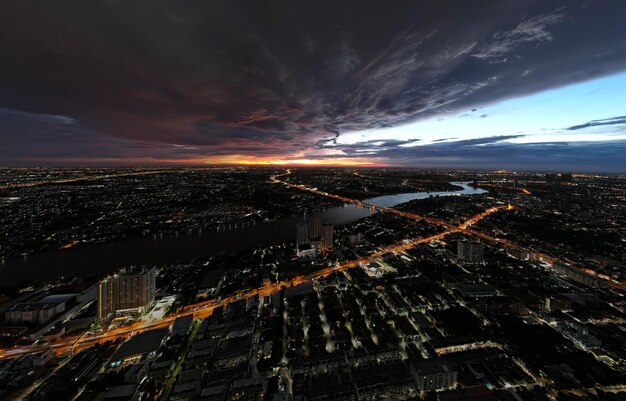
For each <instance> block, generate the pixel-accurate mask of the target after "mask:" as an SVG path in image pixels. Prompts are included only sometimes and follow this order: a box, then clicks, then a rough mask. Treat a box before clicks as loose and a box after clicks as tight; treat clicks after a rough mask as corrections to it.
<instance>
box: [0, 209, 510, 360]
mask: <svg viewBox="0 0 626 401" xmlns="http://www.w3.org/2000/svg"><path fill="white" fill-rule="evenodd" d="M505 209H507V208H506V207H504V206H498V207H492V208H489V209H487V210H485V211H483V212H481V213H479V214H477V215H475V216H474V217H472V218H471V219H470V220H468V222H466V223H464V225H463V226H464V227H467V226H469V225H471V224H473V223H475V222H477V221H479V220H480V219H482V218H484V217H486V216H488V215H490V214H492V213H496V212H498V211H501V210H505ZM464 227H461V226H459V227H455V226H450V227H448V228H447V229H446V230H445V231H442V232H440V233H437V234H434V235H430V236H427V237H420V238H415V239H413V240H410V241H405V242H402V243H399V244H393V245H389V246H386V247H384V248H381V249H379V250H377V251H376V252H374V253H372V254H370V255H368V256H367V257H363V258H360V259H356V260H352V261H348V262H345V263H342V264H336V265H334V266H330V267H325V268H323V269H319V270H315V271H313V272H311V273H308V274H305V275H301V276H296V277H293V278H291V279H289V280H285V281H281V282H278V283H272V284H268V285H265V286H262V287H259V288H255V289H251V290H242V291H239V292H237V293H235V294H233V295H231V296H228V297H225V298H221V299H213V300H209V301H205V302H199V303H194V304H190V305H187V306H185V307H183V308H181V309H180V310H179V311H177V312H176V313H174V314H172V315H168V316H165V317H163V318H161V319H159V320H156V321H154V320H153V321H139V322H135V323H132V324H130V325H125V326H120V327H116V328H113V329H110V330H108V331H105V332H100V333H94V334H86V333H82V334H80V335H75V336H69V337H64V338H61V339H59V340H57V341H53V342H50V343H46V344H37V345H27V346H21V347H14V348H10V349H0V360H1V359H10V358H16V357H19V356H21V355H26V354H32V353H37V352H42V351H46V350H48V349H54V351H55V353H56V354H57V355H63V354H65V353H68V352H80V351H82V350H84V349H87V348H90V347H92V346H94V345H96V344H101V343H104V342H107V341H113V340H118V339H125V338H128V337H131V336H132V335H135V334H138V333H141V332H144V331H148V330H154V329H159V328H164V327H168V326H169V325H171V324H172V323H173V322H174V320H175V319H176V318H177V317H180V316H184V315H188V314H190V313H192V314H193V315H194V318H195V319H203V318H206V317H208V316H210V315H211V313H212V312H213V310H214V309H215V308H217V307H220V306H225V305H228V304H229V303H232V302H236V301H240V300H245V299H248V298H251V297H254V296H256V295H259V296H266V295H271V294H274V293H276V292H278V291H280V290H281V289H282V288H287V287H292V286H298V285H300V284H303V283H307V282H310V281H312V280H314V279H319V278H323V277H326V276H328V275H330V274H332V273H335V272H338V271H342V270H347V269H351V268H355V267H358V266H361V265H364V264H368V263H370V262H371V261H373V260H375V259H377V258H380V257H381V256H384V255H386V254H389V253H401V252H404V251H407V250H409V249H411V248H413V247H414V246H416V245H419V244H424V243H429V242H433V241H438V240H440V239H442V238H444V237H445V236H447V235H449V234H452V233H455V232H462V231H463V230H464V229H465V228H464Z"/></svg>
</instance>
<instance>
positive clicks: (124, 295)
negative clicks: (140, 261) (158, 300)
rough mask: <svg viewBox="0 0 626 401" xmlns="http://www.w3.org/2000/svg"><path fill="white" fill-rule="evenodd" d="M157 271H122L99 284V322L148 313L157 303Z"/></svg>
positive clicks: (153, 269)
mask: <svg viewBox="0 0 626 401" xmlns="http://www.w3.org/2000/svg"><path fill="white" fill-rule="evenodd" d="M155 294H156V270H155V268H152V269H148V270H143V271H141V272H134V271H122V272H120V273H118V274H114V275H112V276H108V277H105V278H104V279H103V280H102V281H100V283H98V310H97V317H98V321H99V322H101V323H103V322H107V321H109V320H111V319H112V318H113V317H119V316H136V315H141V314H144V313H145V312H147V311H148V310H149V309H150V308H151V307H152V306H153V305H154V302H155Z"/></svg>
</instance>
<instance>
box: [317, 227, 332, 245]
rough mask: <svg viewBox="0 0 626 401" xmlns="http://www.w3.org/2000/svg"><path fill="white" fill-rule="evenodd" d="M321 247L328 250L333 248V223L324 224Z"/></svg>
mask: <svg viewBox="0 0 626 401" xmlns="http://www.w3.org/2000/svg"><path fill="white" fill-rule="evenodd" d="M320 248H321V249H322V251H328V250H330V249H332V248H333V225H332V224H330V223H324V224H322V238H321V244H320Z"/></svg>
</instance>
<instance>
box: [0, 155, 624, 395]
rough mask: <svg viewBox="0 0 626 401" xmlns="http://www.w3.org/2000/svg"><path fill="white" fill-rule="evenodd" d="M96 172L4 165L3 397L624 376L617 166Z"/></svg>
mask: <svg viewBox="0 0 626 401" xmlns="http://www.w3.org/2000/svg"><path fill="white" fill-rule="evenodd" d="M103 173H105V171H103V170H101V169H95V170H83V169H67V170H66V169H54V170H43V169H37V170H29V171H28V174H25V172H24V171H23V170H21V169H19V170H15V169H4V170H2V181H3V183H4V184H3V197H2V200H3V203H2V216H3V217H2V218H3V222H7V223H9V224H3V227H19V225H18V224H19V223H20V222H23V223H22V224H24V225H25V227H27V226H31V227H32V225H33V222H32V221H29V218H32V219H36V221H38V222H41V224H42V228H41V229H40V230H41V231H42V237H41V239H39V240H36V238H35V237H34V236H32V235H31V237H30V238H29V239H30V241H26V240H19V238H20V237H19V235H20V232H22V230H15V231H13V230H11V231H4V232H2V233H1V235H2V238H3V242H2V252H3V253H2V255H3V262H2V267H1V268H2V271H3V273H5V272H6V273H7V276H8V277H9V281H5V282H3V289H2V290H3V294H4V295H3V297H2V304H1V305H0V309H1V311H2V313H3V314H4V323H3V324H2V326H1V328H0V330H1V331H2V343H3V348H2V350H1V351H0V358H1V362H0V366H1V368H2V370H1V372H2V374H1V376H0V377H1V378H2V383H3V385H2V396H3V397H6V398H7V399H9V398H19V399H29V400H30V399H32V400H38V399H81V400H82V399H104V400H108V399H172V400H182V399H189V400H191V399H198V400H200V399H202V400H204V399H208V400H225V399H229V400H243V399H245V400H252V399H254V400H257V399H272V400H274V399H276V400H283V399H294V400H330V399H379V398H387V399H407V400H408V399H422V398H426V399H432V397H433V394H436V397H439V398H437V399H441V400H456V399H493V400H509V399H511V400H513V399H518V397H519V398H520V399H524V400H553V399H558V400H561V399H565V400H569V399H574V400H575V399H585V397H591V396H594V397H596V399H609V398H604V397H605V396H609V394H611V395H610V396H614V397H619V396H623V395H624V394H625V393H624V390H623V388H624V383H625V381H624V380H625V377H624V360H625V359H624V358H625V352H626V347H625V344H626V336H625V335H624V332H623V330H621V327H623V325H624V323H625V322H626V299H625V298H624V291H625V289H626V273H625V272H624V269H623V266H624V261H625V260H626V252H625V248H624V242H626V236H625V235H624V231H623V227H624V216H626V213H624V212H625V210H624V209H625V208H626V204H625V203H624V201H623V200H624V193H625V191H626V177H624V176H601V175H588V174H569V173H567V174H566V173H562V174H539V173H515V172H506V171H498V172H493V171H451V170H448V171H446V170H407V169H402V170H397V169H358V170H354V169H346V168H341V169H337V168H334V169H333V168H287V169H276V168H256V167H244V168H241V167H233V168H199V169H194V168H184V169H159V170H143V169H137V170H126V169H125V170H121V171H118V170H113V171H106V174H103ZM43 174H45V175H46V176H49V177H53V179H52V180H51V181H45V180H42V179H41V177H40V176H41V175H43ZM234 177H236V183H234V184H231V185H229V184H228V183H229V182H230V181H231V180H233V179H235V178H234ZM207 181H208V182H210V183H211V185H210V186H208V185H206V182H207ZM174 182H176V184H174ZM365 188H367V189H365ZM159 191H164V192H163V193H162V195H161V192H159ZM359 191H360V194H361V196H360V197H357V198H352V197H350V196H354V195H355V194H357V193H359ZM148 194H149V196H148ZM226 194H228V196H226ZM208 195H210V196H208ZM78 196H81V197H83V199H82V201H81V202H80V203H79V202H76V201H75V200H74V199H75V197H78ZM200 199H202V200H203V203H205V206H202V205H200V206H199V203H200V202H199V200H200ZM225 199H231V201H230V202H224V200H225ZM211 200H213V201H214V202H216V203H213V204H212V203H210V202H211ZM42 202H45V204H50V203H51V204H57V205H61V206H60V207H41V204H42ZM155 203H156V204H157V205H158V207H157V206H153V204H155ZM207 205H211V206H210V209H209V207H208V206H207ZM213 205H214V206H213ZM76 207H89V209H90V210H91V212H90V213H87V212H86V211H77V210H76V209H75V208H76ZM205 209H208V210H211V211H212V212H211V213H207V212H206V210H205ZM35 211H38V212H39V214H36V213H35ZM20 213H22V214H20ZM77 216H81V217H82V216H84V218H85V219H88V220H89V222H87V221H83V220H79V219H77ZM13 219H14V220H13ZM105 219H107V220H105ZM103 220H105V221H103ZM187 221H193V224H188V225H185V223H184V222H187ZM84 227H88V229H81V228H84ZM44 228H45V229H44ZM283 229H284V232H283ZM24 231H26V229H24ZM257 231H260V232H261V233H262V234H260V235H259V234H258V233H257ZM207 233H210V235H209V236H207ZM283 234H284V235H283ZM247 236H250V238H251V239H250V240H243V239H242V238H244V237H247ZM220 237H222V238H220ZM210 241H214V242H216V243H217V245H216V246H212V245H211V244H210ZM225 241H229V242H230V243H229V244H226V243H225ZM248 241H259V244H260V245H255V246H252V243H251V242H248ZM128 243H130V244H131V245H132V247H131V248H132V249H135V250H136V252H137V253H140V255H138V256H136V257H135V258H134V259H132V260H133V261H134V263H135V264H134V265H125V264H124V259H125V258H121V259H119V260H117V259H116V258H113V257H110V256H108V254H109V253H111V252H116V250H117V249H120V250H122V253H125V252H127V251H126V248H127V246H128V245H127V244H128ZM68 244H71V246H68ZM103 244H108V246H107V247H105V248H103V247H102V245H103ZM183 244H184V245H183ZM179 246H181V247H183V248H184V252H177V251H176V248H177V247H179ZM156 247H158V248H167V249H168V251H167V252H165V253H160V254H158V253H157V254H152V255H150V254H147V253H151V252H153V249H155V248H156ZM83 251H84V253H81V252H83ZM144 253H146V254H144ZM13 255H20V256H19V257H18V258H15V257H12V256H13ZM38 255H45V261H46V262H45V263H43V264H42V262H41V260H39V259H37V258H38ZM74 255H75V257H76V258H78V259H79V260H80V261H81V265H79V266H63V264H64V263H65V261H66V260H68V259H66V258H70V257H74ZM129 256H130V255H129ZM102 259H104V260H108V261H110V262H109V263H106V264H103V266H102V270H98V271H96V270H95V269H89V268H87V266H99V263H98V261H99V260H102ZM156 259H160V260H156ZM115 263H120V266H121V267H117V268H113V269H109V270H105V269H104V267H105V266H107V265H110V266H115ZM49 266H54V267H55V269H54V270H53V271H52V272H50V271H46V270H47V269H46V268H47V267H49ZM13 269H14V270H16V271H17V272H8V271H7V270H13ZM65 269H67V271H66V270H65ZM18 272H19V274H18ZM53 274H54V275H56V276H53ZM44 277H45V279H43V278H44ZM429 397H430V398H429ZM463 397H465V398H463ZM471 397H474V398H471ZM615 399H618V398H615Z"/></svg>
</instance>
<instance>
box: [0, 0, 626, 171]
mask: <svg viewBox="0 0 626 401" xmlns="http://www.w3.org/2000/svg"><path fill="white" fill-rule="evenodd" d="M625 13H626V3H625V2H623V1H621V0H605V1H580V0H571V1H566V0H527V1H517V2H513V1H511V2H505V1H500V0H478V1H462V0H458V1H454V0H449V1H437V2H433V1H394V2H386V3H382V2H369V1H334V2H325V1H322V2H320V1H310V2H306V3H305V2H293V1H255V2H237V1H223V2H210V1H209V2H207V1H206V0H202V1H199V0H195V1H179V2H170V1H150V2H147V1H134V0H129V1H113V0H107V1H105V0H92V1H84V0H75V1H69V0H68V1H62V2H50V1H34V0H33V1H29V0H23V1H14V2H8V1H7V2H3V3H2V4H0V54H1V57H0V107H4V108H5V109H12V110H19V111H20V112H24V113H26V114H23V115H22V117H21V118H20V121H22V123H21V124H22V125H21V126H17V125H15V120H13V122H11V120H10V119H9V122H7V121H5V120H0V130H1V131H0V132H1V133H2V135H3V138H2V139H3V140H4V142H5V143H13V145H12V149H13V150H14V151H15V152H18V153H19V152H21V153H24V154H28V152H29V151H30V150H29V147H31V146H35V147H36V148H37V149H38V152H39V153H41V154H42V157H43V155H44V154H45V153H46V149H47V151H48V153H49V157H51V158H63V157H64V155H63V154H64V153H68V154H67V156H68V157H71V156H74V155H76V154H78V153H80V152H81V150H80V149H81V147H80V146H81V145H80V144H79V142H80V141H79V140H76V141H78V142H76V143H74V142H71V144H68V141H69V139H68V138H67V137H64V136H63V135H61V134H62V133H65V134H68V137H69V136H72V135H79V136H81V135H82V136H83V137H84V136H85V135H87V134H85V133H86V132H88V133H89V135H90V136H89V138H90V139H89V140H88V141H86V143H88V144H89V143H91V144H92V145H85V146H83V148H82V149H83V150H82V152H83V157H88V156H89V155H90V154H91V155H93V156H94V157H105V156H106V157H113V156H116V155H117V156H120V157H131V155H132V156H140V155H142V153H141V152H140V149H142V147H143V149H147V148H148V145H147V144H152V145H153V146H154V147H153V148H150V149H151V150H150V151H148V150H146V152H147V153H146V154H150V157H155V158H158V157H161V158H170V157H182V156H181V155H182V154H184V155H189V156H194V157H195V156H201V155H227V154H248V155H261V156H263V155H289V154H291V153H294V152H299V151H302V150H304V149H307V148H311V149H315V148H320V147H322V148H324V147H326V146H327V145H328V144H333V143H335V141H334V140H335V139H336V137H337V135H340V134H341V133H342V132H345V131H350V130H360V129H372V128H382V127H389V126H396V125H399V124H403V123H406V122H409V121H412V120H415V119H419V118H422V117H426V116H431V115H436V114H439V113H447V112H450V111H458V110H467V109H471V108H473V107H475V106H478V105H481V104H485V103H490V102H494V101H497V100H501V99H503V98H509V97H514V96H519V95H522V94H527V93H531V92H535V91H539V90H543V89H546V88H551V87H558V86H561V85H564V84H568V83H572V82H576V81H581V80H586V79H590V78H593V77H597V76H602V75H606V74H610V73H613V72H617V71H621V70H623V69H625V68H626V41H624V40H623V38H624V37H626V24H624V23H623V16H624V15H625ZM475 111H476V110H475V109H474V110H473V112H475ZM41 116H66V118H68V120H67V121H66V122H63V121H57V120H55V119H54V118H53V117H52V120H51V119H50V117H41ZM481 117H482V116H481ZM42 118H43V120H42ZM28 119H31V120H32V121H30V122H25V120H28ZM69 121H71V123H67V122H69ZM11 124H12V125H11ZM9 125H11V126H10V127H8V126H9ZM33 125H35V126H36V129H37V132H36V133H33V132H32V131H33V129H34V128H33ZM8 128H10V129H8ZM27 130H28V131H29V132H28V133H25V132H26V131H27ZM113 137H114V138H115V140H114V139H112V138H113ZM90 141H91V142H90ZM33 142H37V143H36V144H33ZM98 142H101V143H103V144H104V146H102V147H101V148H100V149H98V146H97V145H96V143H98ZM139 144H141V145H139ZM399 145H401V144H400V143H388V144H385V146H383V147H381V149H380V154H381V155H384V154H385V153H386V152H389V153H390V154H391V150H392V149H395V150H396V151H397V152H408V151H409V150H410V149H411V148H403V147H401V146H399ZM430 147H432V146H430ZM129 148H132V149H134V150H135V152H134V153H132V152H130V153H129V152H128V150H127V149H129ZM373 148H374V146H368V149H370V150H372V149H373ZM102 149H104V150H106V151H105V152H104V153H106V155H104V156H101V154H102V153H103V150H102ZM119 149H122V150H119ZM124 149H126V150H124ZM405 149H409V150H405ZM458 151H459V152H465V151H467V147H465V148H463V147H461V148H459V149H458ZM116 152H118V153H116ZM150 152H151V153H150ZM372 152H374V150H372ZM6 154H7V152H6V150H5V152H4V155H3V156H1V157H2V158H3V160H7V159H6V157H7V156H6ZM458 156H462V153H461V154H459V155H458ZM0 162H2V160H0ZM418 163H419V161H418Z"/></svg>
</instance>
